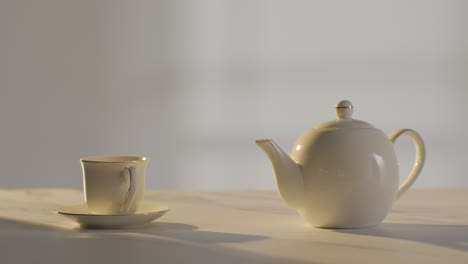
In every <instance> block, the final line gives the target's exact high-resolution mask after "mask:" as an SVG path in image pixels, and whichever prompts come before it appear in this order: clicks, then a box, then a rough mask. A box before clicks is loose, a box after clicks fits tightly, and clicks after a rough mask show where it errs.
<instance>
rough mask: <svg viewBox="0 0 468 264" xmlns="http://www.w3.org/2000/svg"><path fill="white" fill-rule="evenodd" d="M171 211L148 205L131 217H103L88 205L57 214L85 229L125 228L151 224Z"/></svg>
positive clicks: (67, 209) (160, 206)
mask: <svg viewBox="0 0 468 264" xmlns="http://www.w3.org/2000/svg"><path fill="white" fill-rule="evenodd" d="M168 210H169V207H168V206H166V205H161V204H154V203H151V204H149V203H147V204H142V205H141V206H140V208H139V209H138V210H137V211H136V212H135V213H134V214H129V215H103V214H94V213H92V212H90V211H89V210H88V206H87V205H86V203H84V204H80V205H74V206H66V207H63V208H61V209H59V210H58V211H57V213H59V214H61V215H63V216H65V217H68V218H71V219H73V220H75V221H76V222H77V223H79V224H80V225H81V226H82V227H85V228H125V227H131V226H138V225H143V224H146V223H149V222H151V221H153V220H156V219H157V218H159V217H161V216H162V215H163V214H165V213H166V212H167V211H168Z"/></svg>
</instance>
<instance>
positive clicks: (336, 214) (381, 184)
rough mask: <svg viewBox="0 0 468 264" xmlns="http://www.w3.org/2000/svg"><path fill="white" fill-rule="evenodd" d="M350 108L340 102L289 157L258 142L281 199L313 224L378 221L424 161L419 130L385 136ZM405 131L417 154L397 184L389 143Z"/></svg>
mask: <svg viewBox="0 0 468 264" xmlns="http://www.w3.org/2000/svg"><path fill="white" fill-rule="evenodd" d="M352 111H353V106H352V104H351V102H349V101H341V102H339V103H338V104H337V106H336V113H337V119H336V120H332V121H329V122H326V123H323V124H321V125H319V126H318V127H316V128H314V129H310V130H308V131H306V132H304V133H303V134H302V135H301V136H300V137H299V139H298V140H297V141H296V143H295V144H294V146H293V148H292V151H291V155H290V156H289V155H287V154H286V153H285V152H284V151H283V150H282V149H281V148H280V147H279V146H278V145H276V144H275V143H274V141H273V140H271V139H262V140H257V144H258V146H259V147H260V148H262V149H263V150H264V151H265V153H266V154H267V155H268V157H269V158H270V160H271V162H272V164H273V168H274V171H275V176H276V183H277V186H278V190H279V192H280V194H281V196H282V197H283V199H284V200H285V202H286V203H287V204H288V205H290V206H291V207H294V208H296V209H297V210H298V211H299V213H300V214H301V216H303V217H304V218H305V219H306V220H307V221H308V222H309V223H310V224H311V225H313V226H316V227H324V228H359V227H368V226H374V225H377V224H378V223H380V222H381V221H382V220H383V219H384V218H385V216H386V215H387V214H388V212H389V210H390V209H391V207H392V205H393V203H394V201H395V200H396V199H397V197H399V196H401V195H402V194H403V193H404V192H405V191H406V190H407V189H408V188H409V187H410V186H411V185H412V183H413V182H414V181H415V180H416V178H417V177H418V175H419V173H420V172H421V169H422V166H423V165H424V160H425V147H424V142H423V140H422V138H421V137H420V136H419V134H418V133H417V132H415V131H413V130H409V129H402V130H398V131H396V132H394V133H392V134H391V135H390V137H387V136H386V135H385V134H384V133H383V132H382V131H381V130H379V129H376V128H374V127H373V126H372V125H370V124H369V123H367V122H364V121H360V120H355V119H352V118H351V115H352ZM403 134H406V135H408V136H410V137H411V138H412V139H413V141H414V143H415V145H416V154H417V157H416V162H415V165H414V167H413V170H412V172H411V173H410V176H409V177H408V178H407V180H406V181H405V182H404V183H403V184H402V185H401V186H400V187H398V182H399V168H398V161H397V157H396V155H395V150H394V145H393V142H394V141H395V140H396V139H397V138H398V137H399V136H400V135H403Z"/></svg>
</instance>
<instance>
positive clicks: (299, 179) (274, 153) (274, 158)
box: [255, 139, 304, 209]
mask: <svg viewBox="0 0 468 264" xmlns="http://www.w3.org/2000/svg"><path fill="white" fill-rule="evenodd" d="M255 143H256V144H257V145H258V146H259V147H260V148H261V149H262V150H263V151H264V152H265V153H266V154H267V156H268V158H269V159H270V161H271V164H272V165H273V170H274V172H275V178H276V186H277V187H278V191H279V193H280V195H281V197H282V198H283V200H284V201H285V202H286V204H288V205H289V206H291V207H293V208H296V209H300V208H302V207H303V204H304V181H303V175H302V169H301V167H300V165H299V164H297V163H296V162H294V161H293V160H292V159H291V158H290V157H289V155H288V154H286V153H285V152H284V151H283V150H282V149H281V148H280V147H279V146H278V145H276V143H275V142H274V141H273V140H271V139H259V140H256V141H255Z"/></svg>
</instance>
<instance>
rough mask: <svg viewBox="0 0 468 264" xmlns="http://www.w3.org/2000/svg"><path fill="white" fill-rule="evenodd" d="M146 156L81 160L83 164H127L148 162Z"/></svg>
mask: <svg viewBox="0 0 468 264" xmlns="http://www.w3.org/2000/svg"><path fill="white" fill-rule="evenodd" d="M147 160H148V159H147V158H146V157H144V156H86V157H82V158H80V161H81V162H92V163H127V162H141V161H147Z"/></svg>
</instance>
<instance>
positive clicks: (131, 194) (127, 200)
mask: <svg viewBox="0 0 468 264" xmlns="http://www.w3.org/2000/svg"><path fill="white" fill-rule="evenodd" d="M125 172H128V176H129V179H130V184H129V186H128V191H127V193H126V194H125V196H124V199H123V202H122V207H120V212H121V213H128V212H129V211H130V206H131V205H132V204H133V200H134V199H135V190H136V186H135V176H136V168H135V167H134V166H128V167H125V169H124V171H123V173H125Z"/></svg>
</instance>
